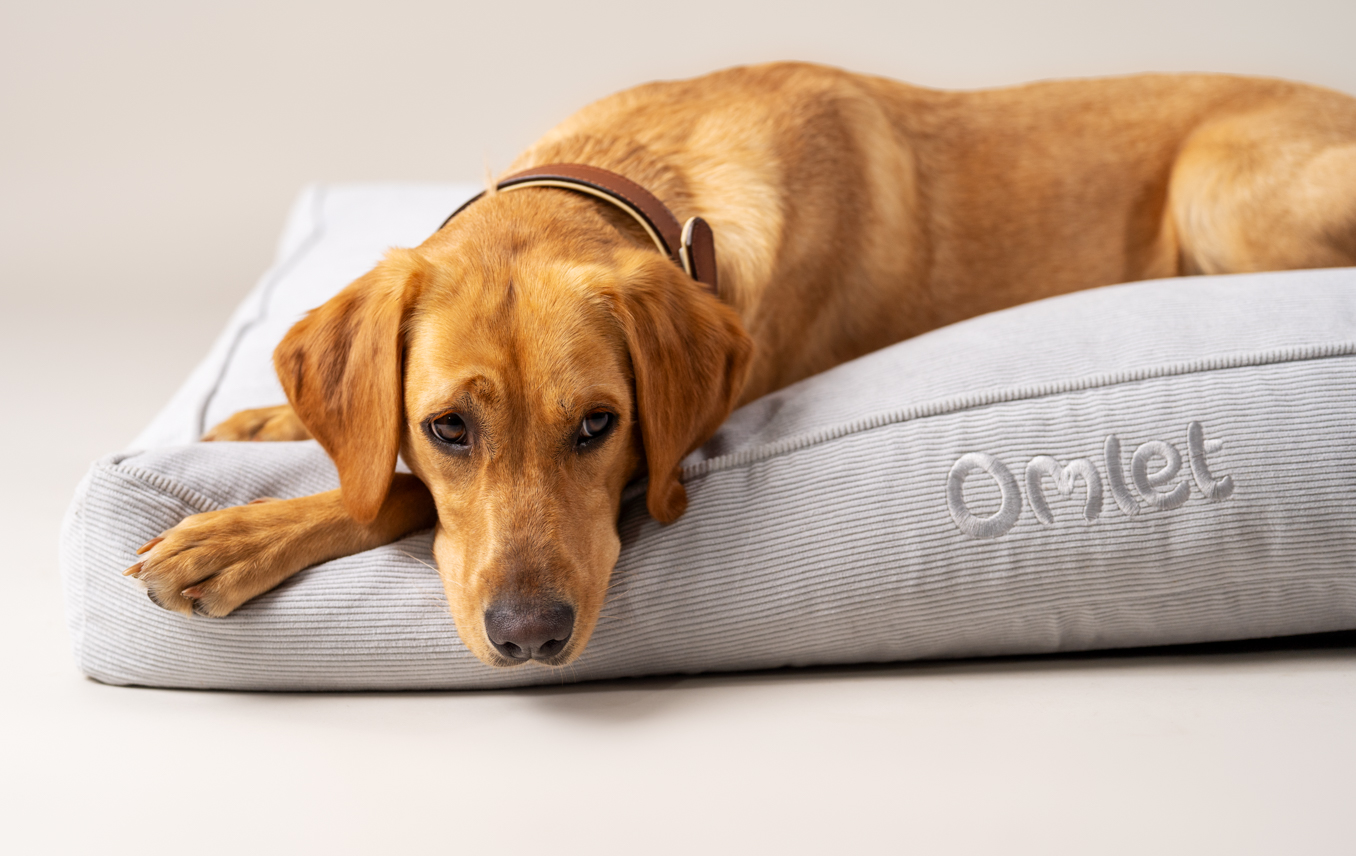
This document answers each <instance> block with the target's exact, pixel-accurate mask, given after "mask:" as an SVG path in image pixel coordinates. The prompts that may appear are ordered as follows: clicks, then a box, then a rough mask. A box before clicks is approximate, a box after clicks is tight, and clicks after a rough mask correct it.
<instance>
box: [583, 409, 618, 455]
mask: <svg viewBox="0 0 1356 856" xmlns="http://www.w3.org/2000/svg"><path fill="white" fill-rule="evenodd" d="M611 427H612V414H611V413H608V412H607V411H606V410H599V411H596V412H594V413H590V414H589V415H588V416H585V417H584V421H583V422H581V423H579V445H581V446H582V445H584V444H585V443H587V442H588V441H590V440H593V439H595V438H597V437H599V436H600V435H602V434H604V433H606V431H607V429H608V428H611Z"/></svg>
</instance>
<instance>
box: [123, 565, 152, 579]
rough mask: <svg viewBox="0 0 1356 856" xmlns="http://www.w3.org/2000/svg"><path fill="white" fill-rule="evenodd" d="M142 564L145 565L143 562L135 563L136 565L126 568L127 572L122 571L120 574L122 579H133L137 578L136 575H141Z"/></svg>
mask: <svg viewBox="0 0 1356 856" xmlns="http://www.w3.org/2000/svg"><path fill="white" fill-rule="evenodd" d="M144 564H146V563H145V562H137V563H136V564H135V565H133V566H132V567H130V568H128V569H127V570H125V571H123V572H122V575H123V576H124V577H135V576H137V575H138V574H140V573H141V566H142V565H144Z"/></svg>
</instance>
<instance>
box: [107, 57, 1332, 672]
mask: <svg viewBox="0 0 1356 856" xmlns="http://www.w3.org/2000/svg"><path fill="white" fill-rule="evenodd" d="M544 164H566V165H569V164H573V165H584V167H585V168H594V169H601V170H603V171H606V174H607V175H616V176H621V177H623V178H622V180H623V181H627V180H629V182H633V183H634V184H635V185H638V186H639V187H640V188H642V191H641V192H648V193H649V194H652V195H653V197H655V198H656V199H657V200H660V207H661V208H667V209H668V210H671V211H672V212H674V214H675V215H676V216H677V217H680V218H692V217H698V216H699V217H700V218H701V219H702V220H704V221H705V223H707V224H709V226H710V229H711V232H712V233H713V234H714V241H715V246H716V248H717V249H718V251H719V254H718V259H717V261H716V263H715V271H714V272H709V273H710V275H709V276H708V277H707V279H709V280H711V282H707V283H702V282H698V281H696V280H695V279H694V277H693V275H692V274H690V273H689V271H688V270H685V268H684V267H682V266H680V265H679V264H678V263H676V262H675V261H674V259H673V258H670V257H667V256H666V255H665V254H664V253H663V252H656V246H659V247H660V248H661V249H662V248H663V246H664V243H663V242H659V243H658V244H657V243H656V241H657V238H656V236H655V235H653V234H648V233H647V227H646V224H645V223H644V222H643V221H642V220H643V218H641V220H638V219H637V217H636V216H633V215H632V213H630V212H628V211H627V210H624V208H621V207H618V206H617V205H614V204H612V203H610V202H609V201H607V200H604V199H600V198H597V196H598V195H597V194H594V195H587V194H585V193H580V192H575V190H577V189H578V188H574V189H572V188H570V187H565V186H551V185H549V183H548V185H546V186H540V185H538V186H531V187H528V188H525V189H515V190H513V192H509V191H508V190H504V189H500V190H496V189H495V188H494V187H491V189H490V190H489V191H488V192H487V193H486V194H484V195H483V196H482V197H481V198H479V199H477V200H476V201H475V202H473V203H472V204H470V205H469V206H467V207H466V208H465V209H464V210H463V211H461V212H460V213H459V214H458V215H457V216H456V217H453V218H451V219H450V220H449V222H448V223H447V224H446V225H445V226H444V227H443V228H442V229H440V230H439V231H438V232H437V233H435V234H434V235H432V236H431V237H430V238H429V239H428V240H426V241H425V242H424V243H423V244H422V245H420V246H419V247H417V248H415V249H400V250H393V251H391V252H390V253H389V254H388V255H387V256H386V257H385V259H384V260H383V261H382V262H381V263H380V264H378V265H377V266H376V268H375V269H373V270H372V271H371V272H369V273H367V274H365V275H364V276H362V277H360V278H359V279H358V280H357V281H355V282H354V283H352V284H351V285H349V286H348V287H347V288H345V289H344V290H343V291H341V292H340V293H339V294H338V295H337V296H336V297H334V298H333V299H331V300H330V301H329V302H327V303H325V304H324V305H322V306H320V307H319V308H318V309H315V310H314V311H313V312H311V313H310V314H309V315H308V316H306V317H305V318H304V319H303V320H302V321H300V322H299V323H297V324H296V326H295V327H293V328H292V329H291V331H290V332H289V333H288V334H287V335H286V337H285V338H284V339H283V341H282V343H281V344H280V345H279V346H278V348H277V351H276V352H275V365H276V368H277V371H278V376H279V378H280V379H281V381H282V385H283V387H284V389H285V390H286V392H287V398H288V401H289V404H287V405H283V406H280V407H271V408H264V409H260V410H252V411H246V412H244V413H241V414H237V415H236V416H234V417H232V418H230V419H228V420H226V422H224V423H223V424H221V425H219V426H217V427H216V428H214V429H213V430H212V431H210V432H209V433H208V435H207V436H206V437H205V439H208V440H218V441H221V440H302V439H307V438H315V439H316V440H318V441H319V443H320V445H321V446H323V447H324V449H325V451H326V452H328V453H329V455H330V456H331V458H332V459H333V461H334V464H335V467H336V468H337V470H338V473H339V479H340V485H341V486H340V489H339V490H335V491H330V492H328V493H321V494H317V495H314V496H303V497H299V498H295V499H281V500H261V501H257V502H255V503H252V504H250V505H245V506H240V507H235V508H227V509H224V510H220V511H212V512H207V513H204V514H197V515H193V516H192V517H189V518H187V519H185V520H184V521H182V522H181V523H179V524H178V525H176V526H175V527H173V528H171V529H170V530H168V531H167V532H165V533H164V534H162V535H161V536H160V537H158V538H155V539H153V540H152V541H151V542H149V543H148V544H146V545H144V546H143V547H142V548H141V549H140V550H139V551H138V553H139V554H140V559H141V560H140V561H139V562H138V563H137V564H136V565H134V566H133V567H132V568H130V569H128V571H127V572H126V573H127V574H128V575H130V576H134V577H137V578H138V579H140V580H141V581H142V582H143V583H145V584H146V586H147V587H148V591H149V594H150V596H151V598H152V600H154V601H155V602H156V603H157V604H159V605H161V606H163V607H164V608H166V609H171V610H177V611H179V612H182V613H185V614H191V613H193V612H195V611H196V612H199V613H202V614H205V615H208V616H214V617H220V616H225V615H228V614H229V613H230V612H231V611H232V610H234V609H236V608H237V607H239V606H240V605H241V604H243V603H244V602H246V601H248V600H249V599H250V598H252V597H255V596H256V595H259V594H261V593H263V592H265V591H268V590H269V589H271V588H273V587H274V586H276V585H278V584H279V583H281V582H282V581H283V580H285V579H287V578H288V577H289V576H291V575H292V574H294V573H296V572H297V571H299V570H301V569H303V568H305V567H308V566H310V565H314V564H316V563H319V562H323V561H326V560H329V559H332V558H335V557H338V556H343V555H347V554H352V553H356V552H359V551H362V550H367V549H371V548H374V547H377V546H379V545H382V544H385V543H389V542H391V541H393V540H395V539H397V538H400V537H401V536H403V535H405V534H407V533H409V532H412V531H416V530H420V529H425V528H428V527H434V528H435V537H434V555H435V558H436V561H437V567H438V573H439V574H440V576H441V578H442V581H443V583H444V588H445V590H446V593H447V600H448V604H449V608H450V611H451V613H452V616H453V618H454V620H455V622H456V626H457V629H458V631H459V633H460V635H461V638H462V639H463V640H464V641H465V643H466V645H467V646H468V647H469V648H470V650H471V651H473V652H474V653H475V655H476V656H477V657H479V658H480V659H481V660H482V661H484V662H485V663H488V664H490V665H492V666H517V665H522V664H525V663H530V662H534V663H539V664H544V665H562V664H565V663H569V662H570V661H572V660H574V659H575V658H577V657H578V656H579V654H580V652H581V651H583V650H584V648H585V646H586V644H587V643H588V640H589V637H590V635H591V634H592V632H593V630H594V627H595V625H596V623H597V621H598V615H599V610H600V608H601V606H602V603H603V599H604V596H605V594H606V592H607V588H608V584H609V578H610V575H611V573H612V569H613V566H614V565H615V563H616V561H617V557H618V553H619V551H620V541H619V538H618V534H617V529H616V522H617V518H618V514H619V509H620V503H621V497H622V491H623V488H624V487H625V486H626V485H627V484H628V483H629V482H631V481H632V480H633V479H636V478H637V477H639V476H641V475H648V485H647V488H646V504H647V507H648V510H649V513H650V514H651V515H652V516H653V517H654V518H655V519H656V520H658V521H660V522H662V523H667V522H671V521H673V520H675V519H677V518H678V517H679V516H680V515H682V513H683V511H684V509H685V508H686V504H687V496H686V492H685V491H684V488H683V485H682V484H681V483H680V482H679V479H678V473H679V462H680V461H681V460H682V458H683V457H684V456H685V455H686V454H688V453H689V452H690V451H692V450H693V449H695V448H697V447H698V446H700V445H701V444H702V443H703V442H705V441H706V440H707V439H708V438H710V437H711V435H712V434H713V433H714V432H715V431H716V429H717V427H718V426H719V425H720V424H721V422H722V421H723V420H724V419H725V418H726V417H727V416H728V415H729V413H730V412H731V411H732V410H733V409H734V408H735V407H737V406H739V405H741V404H743V403H745V402H748V401H751V400H753V399H755V398H757V397H759V396H761V395H764V394H766V393H769V392H771V391H773V390H776V389H779V388H781V387H784V386H786V385H787V384H790V383H793V382H795V381H797V380H800V379H802V378H805V377H808V376H810V375H812V374H815V373H817V372H821V371H823V370H825V369H828V368H830V367H832V366H835V365H838V364H840V363H842V362H845V361H847V360H851V359H853V358H854V357H857V356H860V355H862V354H865V353H868V352H870V351H873V350H876V349H878V348H881V347H884V346H886V345H890V344H892V343H895V342H898V341H901V340H903V339H907V338H909V337H911V336H915V335H918V334H920V333H923V332H925V331H928V330H932V329H934V328H937V327H940V326H943V325H946V324H951V323H953V322H956V321H960V320H962V319H965V318H969V317H972V316H975V315H979V314H981V313H986V312H991V311H994V310H998V309H1003V308H1005V307H1009V306H1013V305H1016V304H1019V303H1024V302H1027V301H1031V300H1037V299H1040V298H1043V297H1048V296H1051V295H1056V294H1062V293H1066V292H1071V291H1075V290H1078V289H1085V288H1091V287H1094V286H1100V285H1108V284H1112V283H1118V282H1127V281H1132V280H1141V279H1150V278H1159V277H1171V276H1178V275H1185V274H1202V273H1205V274H1213V273H1228V272H1241V271H1260V270H1280V269H1289V268H1311V267H1330V266H1344V265H1352V264H1356V99H1353V98H1351V97H1349V96H1346V95H1343V94H1341V93H1337V92H1333V91H1328V90H1324V89H1320V88H1317V87H1313V86H1306V85H1301V84H1295V83H1288V82H1283V81H1278V80H1262V79H1245V78H1238V77H1230V76H1222V75H1143V76H1135V77H1126V78H1113V79H1098V80H1074V81H1065V82H1042V83H1034V84H1029V85H1024V86H1017V87H1013V88H1007V89H996V90H988V91H975V92H943V91H934V90H928V89H922V88H917V87H913V86H909V85H906V84H903V83H898V82H895V81H892V80H887V79H883V78H878V77H868V76H863V75H858V74H852V73H848V72H845V71H841V70H837V69H832V68H824V67H818V66H814V65H808V64H798V63H778V64H770V65H761V66H751V67H741V68H734V69H729V70H725V71H720V72H717V73H714V74H710V75H708V76H704V77H700V78H696V79H693V80H687V81H679V82H662V83H651V84H648V85H644V86H640V87H638V88H635V89H631V90H628V91H625V92H622V93H620V94H617V95H613V96H611V97H608V98H605V99H603V100H601V101H598V102H596V103H594V104H592V105H590V106H588V107H586V108H584V109H583V110H581V111H580V112H578V113H576V114H575V115H574V116H572V117H570V118H569V119H567V120H566V121H565V122H564V123H563V124H561V125H560V126H558V127H557V128H555V129H554V130H552V131H550V132H549V133H548V134H546V136H545V137H543V138H542V139H541V140H540V141H538V142H537V143H536V144H535V145H533V146H532V147H531V148H530V149H528V150H527V152H526V153H524V154H523V155H522V156H521V157H520V158H519V159H518V160H517V161H516V162H515V163H514V164H513V165H512V166H511V167H510V169H509V172H510V173H511V174H515V173H520V172H522V171H523V170H527V169H529V168H532V167H539V166H541V165H544ZM599 174H602V173H599ZM648 231H652V230H648ZM708 263H709V262H708ZM684 264H687V261H686V257H684ZM713 283H714V288H712V287H708V286H711V285H712V284H713ZM398 457H399V458H400V459H403V460H404V461H405V462H406V463H407V464H408V467H409V469H410V471H411V474H405V473H400V472H396V463H397V458H398Z"/></svg>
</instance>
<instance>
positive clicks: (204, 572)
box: [124, 473, 437, 618]
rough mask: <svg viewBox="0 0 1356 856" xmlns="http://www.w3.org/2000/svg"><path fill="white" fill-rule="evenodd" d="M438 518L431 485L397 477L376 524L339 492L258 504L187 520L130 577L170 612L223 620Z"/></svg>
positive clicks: (150, 549) (157, 542)
mask: <svg viewBox="0 0 1356 856" xmlns="http://www.w3.org/2000/svg"><path fill="white" fill-rule="evenodd" d="M436 520H437V510H436V508H435V506H434V504H433V497H432V495H431V494H429V492H428V488H426V487H425V486H424V483H423V482H421V481H419V479H417V478H415V477H414V476H411V475H407V474H404V473H396V475H395V478H394V480H393V481H392V483H391V490H390V493H389V494H388V495H387V497H386V502H385V503H384V504H383V505H382V507H381V511H380V512H379V513H378V514H377V517H376V519H375V520H373V521H372V522H371V523H358V522H357V521H355V520H354V519H353V518H352V517H350V516H349V515H348V512H346V511H345V510H344V504H343V501H342V500H341V498H340V495H339V491H337V490H331V491H327V492H325V493H317V494H314V495H312V496H303V497H298V498H297V499H270V500H256V501H255V502H252V503H250V504H249V505H238V506H235V507H232V508H224V509H222V510H220V511H208V512H205V513H203V514H195V515H193V516H192V517H187V518H185V519H184V520H183V521H181V522H180V523H179V524H178V525H177V526H175V527H173V528H172V529H170V530H168V531H166V532H165V533H164V534H163V535H161V536H160V537H158V538H153V539H151V541H149V542H147V543H146V544H145V545H144V546H142V547H141V549H139V550H138V551H137V553H138V554H139V555H140V556H141V561H139V562H138V563H137V564H135V565H133V566H132V567H130V568H128V569H127V570H126V571H124V574H125V575H127V576H131V577H136V578H137V579H139V580H141V581H142V582H143V583H145V584H146V586H147V593H148V594H149V595H150V598H151V600H152V601H154V602H155V603H156V604H158V605H159V606H162V607H164V608H165V609H169V610H174V611H175V612H182V613H184V614H185V615H188V614H191V613H193V612H198V613H200V614H203V615H209V616H212V617H214V618H219V617H221V616H224V615H228V614H230V612H231V611H232V610H234V609H235V608H236V607H238V606H240V605H241V604H242V603H244V602H245V601H247V600H249V599H250V598H252V597H256V596H258V595H261V594H263V593H264V592H266V591H268V590H269V589H272V588H273V587H275V586H277V585H278V584H279V583H281V582H282V581H283V580H285V579H287V578H288V577H290V576H292V575H293V574H295V573H296V572H297V571H300V570H302V569H303V568H308V567H310V566H311V565H315V564H319V563H320V562H325V561H328V560H330V559H336V558H338V557H340V556H350V555H353V554H354V553H361V552H362V551H364V550H370V549H373V548H374V547H379V546H381V545H382V544H389V543H391V542H392V541H395V540H396V539H398V538H400V537H402V536H404V535H407V534H409V533H410V532H414V531H417V530H419V529H427V528H429V527H431V526H433V524H434V523H435V522H436Z"/></svg>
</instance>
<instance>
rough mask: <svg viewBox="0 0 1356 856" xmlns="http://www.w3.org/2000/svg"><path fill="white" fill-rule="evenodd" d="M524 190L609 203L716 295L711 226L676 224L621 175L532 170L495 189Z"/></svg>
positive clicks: (580, 168)
mask: <svg viewBox="0 0 1356 856" xmlns="http://www.w3.org/2000/svg"><path fill="white" fill-rule="evenodd" d="M524 187H560V188H563V189H565V190H573V191H575V192H577V193H586V194H588V195H589V196H593V197H596V198H598V199H602V200H604V201H606V202H610V203H612V204H613V205H615V206H616V207H618V208H620V209H621V210H623V211H625V212H626V213H627V214H630V215H631V216H632V217H634V218H635V219H636V222H638V223H640V225H641V226H642V227H643V228H644V229H645V232H646V234H648V235H649V236H650V239H651V240H653V241H654V244H655V246H656V247H658V248H659V252H661V253H663V254H664V255H666V256H668V257H669V258H670V259H672V260H673V262H674V263H675V264H677V265H678V266H679V267H681V268H682V269H683V270H684V271H686V272H687V275H688V276H690V277H692V278H693V279H694V280H696V281H697V282H700V283H702V284H703V285H705V286H706V287H707V288H709V289H710V290H711V293H712V294H714V295H716V296H720V292H719V291H718V290H717V287H716V240H715V236H714V235H713V234H712V232H711V227H710V226H709V225H707V222H706V221H705V220H703V219H702V218H700V217H692V218H689V219H688V221H687V222H686V223H684V224H683V225H682V226H679V225H678V218H677V217H674V216H673V212H672V211H670V210H669V209H668V207H667V206H666V205H664V203H663V202H660V201H659V200H658V199H657V198H656V197H655V195H654V194H653V193H651V192H650V191H648V190H646V189H645V188H643V187H641V186H640V185H639V184H636V183H635V182H634V181H632V180H631V179H629V178H627V177H626V176H623V175H618V174H617V173H615V172H612V171H610V170H606V169H602V168H601V167H596V166H587V165H585V164H579V163H552V164H546V165H545V166H534V167H532V168H531V169H525V170H523V171H522V172H515V173H514V174H513V175H510V176H508V177H507V178H505V179H503V180H502V181H500V182H499V184H498V186H497V189H498V190H499V191H500V192H503V191H505V190H518V189H521V188H524ZM484 195H485V194H484V193H479V194H476V195H475V196H474V197H472V198H471V199H469V200H468V201H467V202H466V203H465V204H463V205H462V206H461V207H460V208H458V209H457V210H456V211H453V212H452V213H451V214H450V215H449V216H448V218H447V219H446V220H444V221H443V226H446V225H447V224H448V223H449V222H451V221H452V218H453V217H455V216H457V215H458V214H460V213H461V212H462V211H463V210H465V208H466V206H467V205H470V204H471V203H472V202H475V201H476V200H477V199H479V198H480V197H482V196H484ZM438 228H439V229H441V228H442V226H439V227H438Z"/></svg>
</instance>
